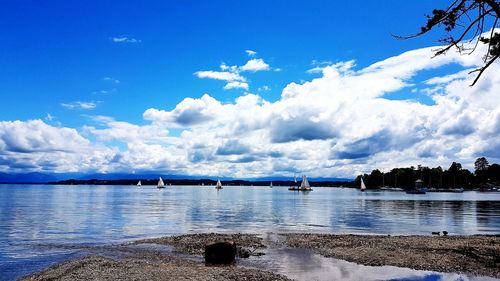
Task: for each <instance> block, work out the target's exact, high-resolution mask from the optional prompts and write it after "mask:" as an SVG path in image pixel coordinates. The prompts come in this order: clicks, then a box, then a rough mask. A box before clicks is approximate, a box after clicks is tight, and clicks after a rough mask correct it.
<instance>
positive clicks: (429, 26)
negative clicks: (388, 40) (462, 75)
mask: <svg viewBox="0 0 500 281" xmlns="http://www.w3.org/2000/svg"><path fill="white" fill-rule="evenodd" d="M499 18H500V0H453V1H452V3H451V4H450V5H449V6H448V7H447V8H445V9H434V10H433V11H432V15H427V23H426V24H425V25H424V26H422V27H421V28H420V32H418V33H416V34H413V35H411V36H396V37H397V38H399V39H409V38H414V37H418V36H422V35H424V34H426V33H428V32H429V31H431V30H434V29H438V28H443V29H444V31H445V33H446V35H445V36H443V37H442V38H441V39H440V42H441V43H443V44H445V47H443V48H441V49H439V50H436V52H435V56H439V55H443V54H445V53H446V52H447V51H449V50H450V49H452V48H454V49H456V50H458V52H460V53H461V54H462V53H465V54H471V53H473V52H474V51H476V48H477V46H478V45H479V44H487V46H488V48H487V49H486V52H485V53H484V54H483V61H484V64H483V65H482V66H481V67H479V68H477V69H475V70H473V71H471V73H472V72H476V73H477V75H476V78H475V79H474V81H473V82H472V84H471V86H473V85H474V84H476V82H477V81H478V80H479V78H480V77H481V75H482V74H483V72H484V71H485V70H486V69H487V68H488V67H490V66H491V64H493V62H494V61H496V60H497V59H498V57H499V56H500V33H498V32H496V30H495V28H497V27H500V23H499V20H498V19H499ZM489 30H491V31H490V32H489V34H487V35H486V36H482V34H483V33H484V32H486V31H489ZM470 38H472V39H470ZM464 43H466V44H464ZM469 43H472V44H469ZM469 46H472V47H469Z"/></svg>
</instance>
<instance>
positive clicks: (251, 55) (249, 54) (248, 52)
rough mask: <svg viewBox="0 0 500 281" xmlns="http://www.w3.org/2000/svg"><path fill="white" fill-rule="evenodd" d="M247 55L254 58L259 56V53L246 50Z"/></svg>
mask: <svg viewBox="0 0 500 281" xmlns="http://www.w3.org/2000/svg"><path fill="white" fill-rule="evenodd" d="M245 53H247V55H248V56H249V57H254V56H255V55H257V52H256V51H252V50H245Z"/></svg>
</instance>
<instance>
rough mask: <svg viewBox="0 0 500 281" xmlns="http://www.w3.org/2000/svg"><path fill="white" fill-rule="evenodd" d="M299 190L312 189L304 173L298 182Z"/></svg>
mask: <svg viewBox="0 0 500 281" xmlns="http://www.w3.org/2000/svg"><path fill="white" fill-rule="evenodd" d="M300 190H304V191H305V190H312V188H311V185H310V184H309V181H308V180H307V177H306V175H302V182H301V183H300Z"/></svg>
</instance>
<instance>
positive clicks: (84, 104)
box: [61, 101, 97, 110]
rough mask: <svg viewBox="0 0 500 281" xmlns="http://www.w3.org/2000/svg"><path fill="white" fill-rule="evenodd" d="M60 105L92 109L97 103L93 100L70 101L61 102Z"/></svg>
mask: <svg viewBox="0 0 500 281" xmlns="http://www.w3.org/2000/svg"><path fill="white" fill-rule="evenodd" d="M61 106H62V107H65V108H68V109H83V110H92V109H94V108H96V106H97V104H96V103H94V102H84V101H75V102H72V103H61Z"/></svg>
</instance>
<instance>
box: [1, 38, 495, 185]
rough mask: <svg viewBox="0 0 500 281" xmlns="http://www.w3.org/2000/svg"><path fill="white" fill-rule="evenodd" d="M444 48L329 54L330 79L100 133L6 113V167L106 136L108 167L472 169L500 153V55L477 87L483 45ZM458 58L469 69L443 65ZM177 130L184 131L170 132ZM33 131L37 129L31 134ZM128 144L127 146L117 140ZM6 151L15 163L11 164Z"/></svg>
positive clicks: (76, 150) (241, 172) (202, 101)
mask: <svg viewBox="0 0 500 281" xmlns="http://www.w3.org/2000/svg"><path fill="white" fill-rule="evenodd" d="M479 48H481V46H479ZM433 49H435V47H431V48H422V49H417V50H412V51H408V52H405V53H403V54H400V55H397V56H394V57H390V58H387V59H385V60H382V61H379V62H376V63H374V64H372V65H369V66H367V67H364V68H359V67H357V66H356V63H355V62H354V61H346V62H338V63H334V64H317V66H319V67H321V70H320V72H319V74H320V75H319V77H317V78H314V79H311V80H309V81H304V82H301V83H289V84H288V85H287V86H286V87H284V88H283V90H282V92H281V96H280V98H279V99H277V100H276V101H273V102H270V101H267V100H265V99H264V98H263V97H261V96H259V95H257V94H252V93H245V94H244V95H241V96H239V97H237V98H235V99H234V100H232V101H227V100H224V102H222V101H220V100H219V99H217V98H215V97H214V96H212V95H210V94H204V95H202V96H201V97H187V98H185V99H184V100H182V101H181V102H180V103H179V104H177V105H176V106H175V108H170V109H165V108H149V109H147V110H145V111H144V113H143V118H144V119H145V120H146V121H147V122H146V123H147V124H145V125H136V124H131V123H128V122H123V121H117V120H115V119H113V118H109V117H102V116H99V117H94V118H93V121H94V122H95V124H92V125H87V126H85V127H84V128H83V129H82V133H81V134H82V135H85V136H88V137H89V138H88V139H86V138H83V137H82V135H80V134H79V133H78V132H77V131H76V130H73V131H71V130H72V129H68V128H57V127H51V126H49V125H47V124H45V123H43V122H42V123H43V124H41V123H39V122H41V121H37V122H38V123H37V126H36V127H37V128H35V129H30V128H29V126H28V124H25V123H27V122H21V123H20V124H18V125H16V126H19V128H23V130H24V131H22V132H18V133H17V134H15V135H12V133H9V132H11V131H12V128H11V126H12V125H10V123H9V124H7V123H8V122H7V123H5V122H3V123H5V124H3V126H4V128H3V132H4V135H1V134H0V139H1V142H0V151H1V152H2V153H1V154H0V168H1V165H4V167H5V166H6V165H13V166H14V165H15V166H16V167H21V166H22V165H25V166H26V167H27V166H29V165H28V164H29V163H35V166H36V167H39V165H41V164H40V163H41V162H40V161H41V160H40V161H34V162H29V161H25V160H23V159H24V158H22V157H21V156H22V155H31V154H40V155H41V154H43V153H44V152H45V151H51V150H55V151H59V152H58V153H67V154H71V155H72V156H71V157H66V158H61V159H69V160H67V162H68V163H69V162H71V161H75V162H71V163H69V164H68V165H69V166H70V167H74V166H77V164H76V163H77V162H76V160H74V159H79V158H78V157H77V156H78V155H79V154H80V153H82V152H81V151H82V149H81V147H87V148H88V147H93V146H97V147H99V145H102V147H100V148H99V149H97V150H96V151H98V155H87V154H85V153H84V159H86V160H85V161H86V162H85V163H87V164H86V165H87V166H86V167H90V166H92V165H91V164H90V162H89V161H90V159H93V160H94V161H95V162H96V163H99V165H102V166H103V167H106V169H108V170H117V171H118V170H120V169H121V170H127V171H130V170H161V171H171V172H174V173H178V174H193V175H215V176H235V177H254V176H265V175H270V174H282V175H290V174H291V173H293V172H303V173H306V174H308V175H311V176H322V177H328V176H336V177H338V176H342V177H351V176H354V175H355V174H357V173H359V172H369V171H370V169H372V168H382V169H383V168H385V169H389V168H392V167H396V166H405V165H408V166H410V165H413V166H416V165H418V164H423V165H442V166H448V165H449V164H450V163H451V162H452V161H459V162H461V163H462V164H463V165H464V166H465V167H467V168H472V166H473V162H474V160H475V158H477V157H480V156H485V157H487V158H489V160H490V162H499V161H500V154H499V152H498V151H500V149H499V145H498V144H499V143H500V137H499V136H500V99H499V98H498V93H500V74H499V73H500V71H499V70H500V65H499V64H498V63H496V64H494V65H492V66H491V68H490V69H488V71H486V72H485V73H484V74H483V76H482V78H481V80H479V82H478V84H476V85H475V86H474V87H469V86H468V85H469V84H470V83H471V80H472V79H473V78H474V76H473V75H469V74H468V71H469V70H470V69H474V68H475V67H476V66H477V65H480V64H481V57H480V56H479V55H478V54H479V53H481V50H479V52H478V53H475V54H474V55H472V56H461V55H459V54H457V53H454V52H451V51H450V52H448V54H447V55H446V56H440V57H436V58H432V50H433ZM449 65H453V66H454V67H453V69H457V68H458V69H459V70H458V71H456V72H451V73H450V72H443V71H447V70H449V69H450V68H447V67H446V66H449ZM239 69H240V67H238V66H228V65H226V64H223V65H221V70H222V71H217V72H214V71H207V72H203V74H201V76H206V78H212V77H218V78H213V79H219V80H222V81H225V82H227V84H229V83H233V82H241V83H246V80H245V79H244V77H242V76H241V75H240V73H241V72H239ZM428 70H435V71H433V72H432V73H442V74H441V75H435V77H431V78H429V77H428V75H423V76H424V77H425V79H421V77H420V76H419V73H421V72H426V71H428ZM221 73H223V74H221ZM224 73H225V74H224ZM426 73H429V72H426ZM235 75H236V76H235ZM209 76H210V77H209ZM228 77H231V78H228ZM235 77H237V78H235ZM240 77H241V78H240ZM234 85H237V84H234ZM411 89H417V90H416V91H414V92H413V93H412V95H413V96H412V98H411V99H406V100H404V99H399V100H394V99H391V98H389V97H388V95H387V94H389V93H404V92H410V90H411ZM419 94H422V95H426V96H428V97H430V98H431V99H432V103H427V104H424V103H421V102H419V101H418V100H419V99H418V98H414V95H419ZM30 122H31V121H30ZM5 126H7V127H8V128H7V127H5ZM0 128H2V127H0ZM43 130H47V131H48V132H52V133H51V134H56V135H57V136H54V138H55V139H56V141H54V142H50V139H51V138H53V136H52V135H50V136H49V137H43V136H44V135H43V134H42V133H38V132H39V131H43ZM68 130H70V131H68ZM174 130H175V131H177V133H176V134H175V135H170V132H171V131H174ZM0 131H1V130H0ZM28 131H30V132H31V134H33V132H37V133H36V134H35V135H34V136H32V137H28V135H29V134H28ZM64 134H68V135H69V136H66V135H64ZM24 135H27V136H24ZM61 135H64V136H65V137H60V136H61ZM31 138H36V139H34V140H33V139H31ZM38 138H39V139H38ZM63 138H64V139H70V140H72V141H71V142H70V143H72V144H71V145H69V147H70V149H67V147H66V146H61V145H59V144H58V143H59V142H60V140H61V139H63ZM89 139H95V141H93V142H91V141H89ZM116 142H122V143H124V144H125V146H126V147H125V148H121V149H117V148H115V147H114V143H116ZM62 149H66V150H62ZM12 154H15V155H16V157H13V156H12ZM44 156H45V155H44ZM92 157H93V158H92ZM40 158H41V157H40ZM50 159H52V160H50V161H49V162H47V166H50V165H51V164H50V163H55V166H56V167H58V169H59V168H60V167H62V166H61V165H62V164H61V163H60V162H59V161H61V159H54V158H50ZM10 160H12V161H10ZM30 160H31V159H30ZM6 161H7V163H10V164H1V163H6ZM36 167H35V168H33V167H32V168H26V169H36Z"/></svg>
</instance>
